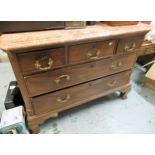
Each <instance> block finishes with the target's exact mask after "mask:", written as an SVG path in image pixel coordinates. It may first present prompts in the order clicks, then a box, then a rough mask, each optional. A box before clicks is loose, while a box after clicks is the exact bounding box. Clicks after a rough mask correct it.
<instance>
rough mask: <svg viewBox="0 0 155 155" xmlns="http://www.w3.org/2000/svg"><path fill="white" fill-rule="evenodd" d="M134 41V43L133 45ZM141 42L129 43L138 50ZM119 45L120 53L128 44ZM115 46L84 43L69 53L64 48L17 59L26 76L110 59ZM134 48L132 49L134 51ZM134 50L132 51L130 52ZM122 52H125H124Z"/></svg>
mask: <svg viewBox="0 0 155 155" xmlns="http://www.w3.org/2000/svg"><path fill="white" fill-rule="evenodd" d="M132 40H133V41H134V43H131V42H132ZM127 41H128V40H127ZM139 42H140V41H139V38H138V39H135V38H134V39H130V42H129V43H130V46H131V44H134V47H136V48H137V47H139V46H140V43H139ZM137 43H138V44H137ZM119 45H121V46H119ZM119 45H118V49H117V50H118V53H120V51H121V50H120V48H121V49H122V48H123V46H127V42H124V41H123V40H120V41H119ZM135 45H136V46H135ZM137 45H138V46H137ZM115 46H116V40H109V41H98V42H94V43H83V44H79V45H73V46H69V47H68V50H67V51H66V50H65V48H63V47H62V48H55V49H49V50H41V51H32V52H28V53H22V54H17V58H18V62H19V65H20V67H21V70H22V72H23V73H24V74H31V73H37V72H40V71H46V70H51V69H54V68H59V67H62V66H65V65H68V64H78V63H83V62H88V61H92V60H97V59H100V58H106V57H110V56H112V55H113V54H114V49H115ZM134 47H132V50H133V49H134ZM132 50H131V49H130V50H129V51H132ZM122 52H124V51H123V50H122ZM125 52H126V50H125Z"/></svg>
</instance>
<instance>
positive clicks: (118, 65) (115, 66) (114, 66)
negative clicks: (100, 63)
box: [111, 61, 123, 69]
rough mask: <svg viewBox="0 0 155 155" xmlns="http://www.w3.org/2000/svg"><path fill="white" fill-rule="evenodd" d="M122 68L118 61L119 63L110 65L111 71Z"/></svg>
mask: <svg viewBox="0 0 155 155" xmlns="http://www.w3.org/2000/svg"><path fill="white" fill-rule="evenodd" d="M122 66H123V64H122V62H121V61H120V62H118V63H116V64H115V63H112V65H111V68H112V69H118V68H119V67H122Z"/></svg>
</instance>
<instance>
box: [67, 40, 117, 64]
mask: <svg viewBox="0 0 155 155" xmlns="http://www.w3.org/2000/svg"><path fill="white" fill-rule="evenodd" d="M115 43H116V42H115V40H110V41H104V42H96V43H87V44H80V45H74V46H70V47H69V51H68V52H69V54H68V55H69V56H68V57H69V58H68V59H69V64H76V63H81V62H87V61H92V60H96V59H100V58H105V57H109V56H112V55H113V53H114V48H115Z"/></svg>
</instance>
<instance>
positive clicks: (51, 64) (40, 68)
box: [34, 58, 53, 71]
mask: <svg viewBox="0 0 155 155" xmlns="http://www.w3.org/2000/svg"><path fill="white" fill-rule="evenodd" d="M34 65H35V68H36V69H38V70H41V71H43V70H49V69H51V68H52V66H53V60H52V59H51V58H49V59H48V66H47V67H41V64H40V63H39V60H36V62H35V64H34Z"/></svg>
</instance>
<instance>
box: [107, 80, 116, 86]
mask: <svg viewBox="0 0 155 155" xmlns="http://www.w3.org/2000/svg"><path fill="white" fill-rule="evenodd" d="M116 83H117V81H116V80H112V81H111V82H109V83H108V86H109V87H113V86H115V85H116Z"/></svg>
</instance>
